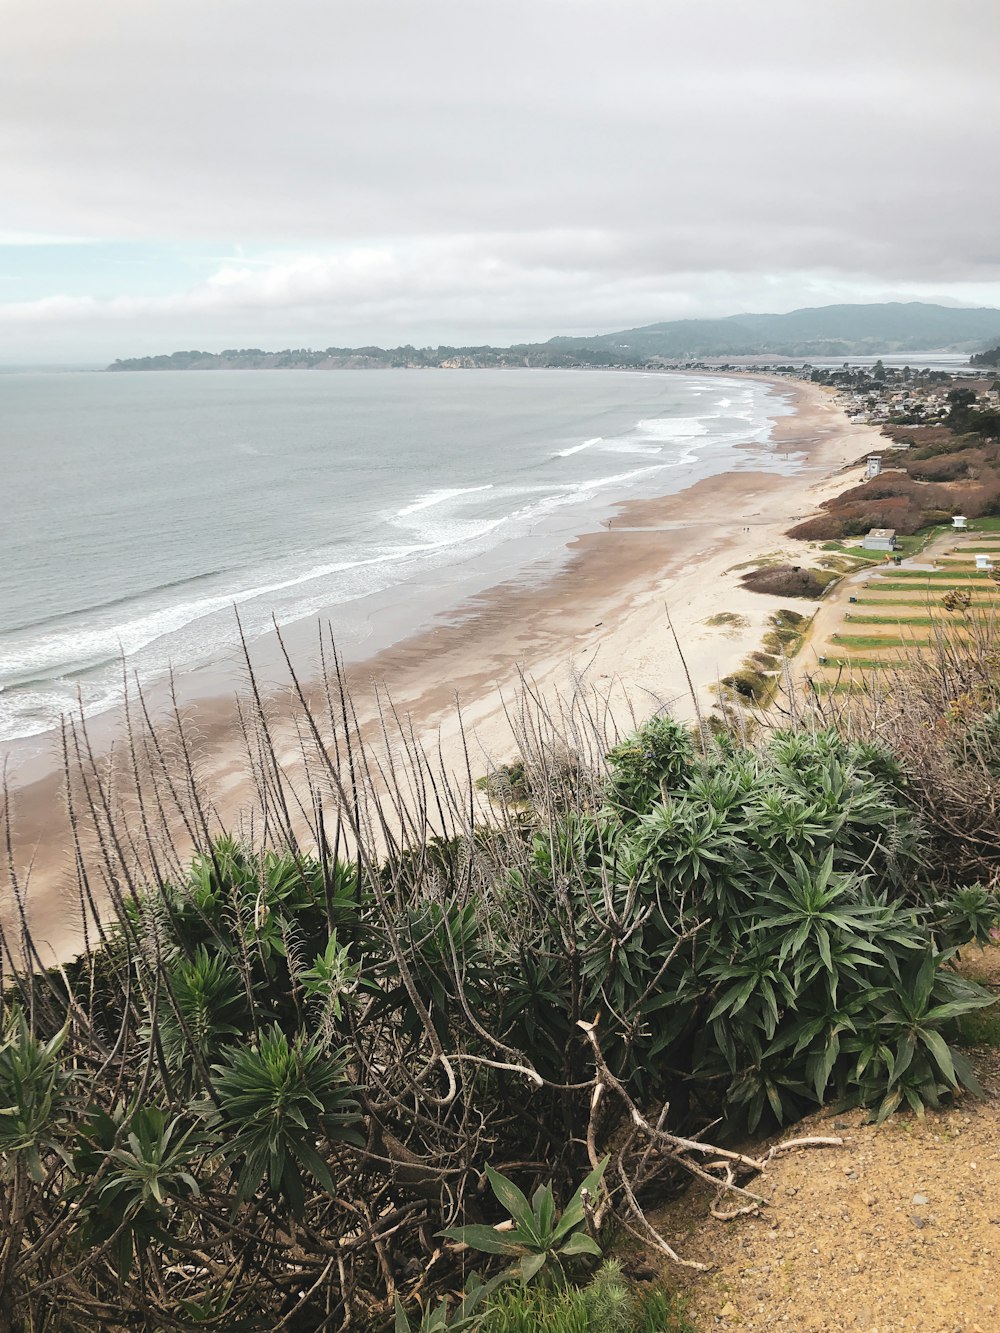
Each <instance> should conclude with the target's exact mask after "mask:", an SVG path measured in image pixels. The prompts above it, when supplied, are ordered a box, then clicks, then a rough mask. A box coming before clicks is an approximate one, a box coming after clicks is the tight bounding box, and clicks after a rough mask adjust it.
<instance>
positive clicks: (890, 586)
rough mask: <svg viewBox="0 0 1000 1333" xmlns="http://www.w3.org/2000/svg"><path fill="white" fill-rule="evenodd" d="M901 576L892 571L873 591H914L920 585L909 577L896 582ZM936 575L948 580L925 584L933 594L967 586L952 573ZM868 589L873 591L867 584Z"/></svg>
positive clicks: (974, 589)
mask: <svg viewBox="0 0 1000 1333" xmlns="http://www.w3.org/2000/svg"><path fill="white" fill-rule="evenodd" d="M901 577H904V575H901V574H898V573H894V574H893V577H892V579H891V580H886V582H885V583H882V582H880V583H879V584H878V585H877V586H876V588H875V589H874V591H876V592H915V591H916V589H917V588H918V587H919V586H920V585H919V584H917V583H916V582H915V581H914V580H913V579H911V580H910V582H909V583H897V582H896V579H897V578H901ZM916 577H917V578H927V577H928V575H927V574H924V573H921V574H919V575H916ZM936 577H937V578H939V579H947V580H949V582H947V583H944V582H939V583H935V584H930V583H928V584H926V585H925V587H926V588H927V591H928V593H931V592H933V593H934V594H935V595H939V594H941V593H944V592H948V591H949V590H950V589H951V588H967V587H968V584H967V583H966V582H965V580H964V579H956V578H955V577H954V575H952V574H939V575H937V576H936ZM972 577H973V578H975V575H973V576H972ZM868 591H869V592H871V591H873V589H872V588H871V586H870V585H869V588H868ZM969 591H970V592H989V591H990V589H988V588H970V589H969Z"/></svg>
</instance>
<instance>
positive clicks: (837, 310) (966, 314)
mask: <svg viewBox="0 0 1000 1333" xmlns="http://www.w3.org/2000/svg"><path fill="white" fill-rule="evenodd" d="M998 329H1000V311H998V310H991V309H985V308H980V309H974V310H960V309H954V308H951V307H948V306H939V305H926V304H924V303H922V302H919V301H910V302H906V303H902V302H896V301H894V302H889V303H887V304H884V305H831V306H819V307H816V308H807V309H803V310H792V311H790V312H789V313H788V314H784V315H754V314H747V315H730V316H728V317H726V318H725V319H701V320H674V321H672V322H670V323H666V324H648V325H646V326H644V327H643V328H638V329H626V330H624V331H623V332H620V333H608V334H601V335H598V336H597V337H594V338H588V339H579V338H554V339H552V340H551V344H550V345H554V346H557V347H567V348H568V347H591V348H594V349H596V348H599V347H605V348H611V347H614V348H618V349H620V350H622V351H627V352H630V353H633V354H638V355H641V356H662V357H680V358H683V357H689V356H694V357H699V356H754V355H779V356H839V355H841V354H844V355H852V356H859V355H867V354H872V355H874V354H875V353H883V352H910V351H914V352H915V351H927V350H929V349H931V348H935V349H939V350H942V351H943V350H954V351H972V350H976V349H977V348H978V347H980V346H981V345H982V344H983V342H984V341H992V340H995V336H996V331H997V330H998Z"/></svg>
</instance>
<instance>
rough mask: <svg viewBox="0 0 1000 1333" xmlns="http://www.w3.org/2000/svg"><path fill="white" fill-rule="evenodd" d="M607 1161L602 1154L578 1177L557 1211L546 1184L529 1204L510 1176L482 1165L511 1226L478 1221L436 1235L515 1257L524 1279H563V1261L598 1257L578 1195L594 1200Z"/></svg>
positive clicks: (478, 1248) (598, 1248)
mask: <svg viewBox="0 0 1000 1333" xmlns="http://www.w3.org/2000/svg"><path fill="white" fill-rule="evenodd" d="M607 1165H608V1158H607V1157H605V1159H604V1160H603V1161H602V1162H601V1163H600V1165H599V1166H597V1167H596V1168H595V1169H594V1170H593V1171H591V1173H590V1174H589V1175H588V1176H587V1178H586V1180H584V1181H583V1183H582V1184H581V1185H580V1187H579V1189H578V1190H577V1191H576V1193H575V1194H574V1195H573V1197H572V1199H571V1200H570V1201H569V1203H568V1204H567V1205H566V1207H565V1209H564V1210H563V1212H562V1213H561V1214H559V1213H557V1211H556V1204H555V1197H554V1196H553V1193H552V1186H551V1184H549V1185H540V1186H539V1187H538V1189H536V1190H535V1192H534V1194H533V1195H532V1197H531V1201H530V1202H529V1201H528V1199H527V1197H526V1196H525V1195H524V1194H523V1193H522V1192H521V1190H519V1189H518V1187H517V1186H516V1185H515V1184H514V1182H513V1181H512V1180H509V1179H508V1178H507V1177H506V1176H503V1175H501V1174H500V1172H499V1171H494V1170H493V1168H492V1167H491V1166H487V1168H486V1176H487V1179H488V1180H489V1182H490V1187H491V1189H492V1190H493V1193H494V1194H495V1195H496V1198H497V1200H498V1201H499V1203H500V1204H501V1205H502V1206H503V1207H504V1208H505V1209H506V1210H507V1212H508V1213H509V1214H510V1218H511V1221H512V1222H513V1226H512V1227H511V1228H510V1230H507V1231H500V1230H498V1229H497V1228H496V1227H488V1226H481V1225H470V1226H464V1227H448V1228H447V1229H446V1230H444V1231H440V1232H438V1235H440V1236H446V1237H447V1238H448V1239H449V1240H457V1241H461V1242H462V1243H463V1244H465V1245H470V1246H471V1247H472V1248H473V1249H474V1250H481V1251H483V1253H485V1254H502V1255H506V1256H508V1257H509V1258H512V1259H516V1260H517V1261H518V1267H519V1270H520V1274H521V1281H522V1282H524V1283H528V1282H530V1281H531V1280H532V1278H534V1277H536V1276H537V1275H538V1274H539V1273H540V1272H542V1271H543V1270H545V1271H546V1273H547V1274H548V1275H551V1276H553V1277H557V1279H558V1280H563V1279H564V1278H565V1269H564V1261H565V1260H567V1259H579V1258H582V1257H584V1256H588V1257H595V1258H598V1259H599V1258H600V1257H601V1247H600V1246H599V1245H598V1243H597V1241H596V1240H594V1238H593V1236H591V1235H589V1234H588V1233H587V1231H586V1229H585V1226H586V1220H587V1215H586V1208H585V1206H584V1193H585V1192H586V1194H587V1195H588V1196H589V1197H590V1198H592V1199H593V1198H596V1196H597V1194H598V1191H599V1190H600V1188H601V1181H602V1180H603V1178H604V1172H605V1170H606V1168H607Z"/></svg>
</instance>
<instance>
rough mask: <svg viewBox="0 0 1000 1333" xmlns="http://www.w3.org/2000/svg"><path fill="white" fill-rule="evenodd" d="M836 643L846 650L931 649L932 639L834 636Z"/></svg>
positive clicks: (863, 635)
mask: <svg viewBox="0 0 1000 1333" xmlns="http://www.w3.org/2000/svg"><path fill="white" fill-rule="evenodd" d="M830 637H831V639H832V640H833V642H834V643H836V644H838V645H840V646H842V647H844V648H851V649H854V648H930V646H931V640H930V639H904V638H900V637H898V636H895V635H888V634H887V635H886V636H885V637H884V638H881V637H879V636H877V635H874V634H832V635H831V636H830Z"/></svg>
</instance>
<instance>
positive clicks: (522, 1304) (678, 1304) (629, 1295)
mask: <svg viewBox="0 0 1000 1333" xmlns="http://www.w3.org/2000/svg"><path fill="white" fill-rule="evenodd" d="M605 1268H617V1265H614V1264H607V1265H605ZM603 1271H604V1270H600V1271H599V1273H598V1275H597V1276H596V1277H595V1278H594V1280H593V1282H592V1283H591V1284H590V1286H589V1287H586V1288H579V1287H566V1288H563V1289H557V1290H553V1289H551V1288H549V1287H542V1286H531V1287H522V1286H520V1285H515V1284H513V1283H511V1285H510V1286H507V1287H504V1288H502V1289H501V1291H500V1292H498V1293H497V1295H496V1296H494V1297H493V1299H492V1300H491V1301H490V1303H489V1305H488V1306H487V1309H486V1316H485V1318H484V1320H483V1322H482V1324H481V1325H480V1327H481V1330H482V1333H600V1331H601V1330H607V1333H611V1330H621V1333H696V1330H695V1327H694V1325H693V1324H692V1323H690V1322H689V1321H688V1319H687V1317H686V1315H685V1312H684V1302H683V1300H682V1299H681V1298H680V1297H679V1296H676V1295H673V1294H670V1293H667V1292H666V1291H664V1290H663V1288H662V1287H649V1288H646V1289H643V1290H640V1289H638V1288H632V1287H631V1286H630V1285H627V1284H626V1281H625V1280H624V1279H618V1280H615V1279H610V1280H609V1279H606V1278H605V1279H603V1280H602V1276H601V1275H602V1273H603ZM619 1271H620V1270H619Z"/></svg>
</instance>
